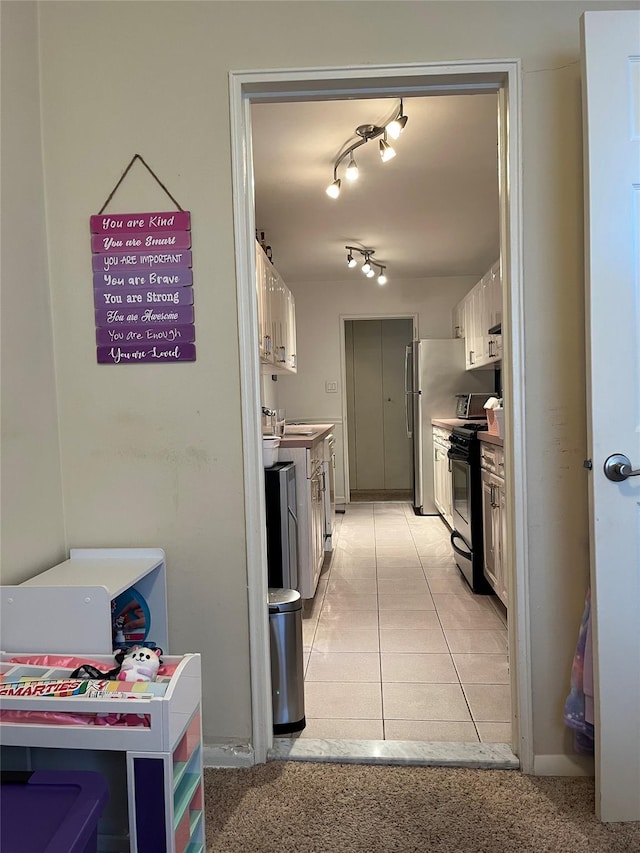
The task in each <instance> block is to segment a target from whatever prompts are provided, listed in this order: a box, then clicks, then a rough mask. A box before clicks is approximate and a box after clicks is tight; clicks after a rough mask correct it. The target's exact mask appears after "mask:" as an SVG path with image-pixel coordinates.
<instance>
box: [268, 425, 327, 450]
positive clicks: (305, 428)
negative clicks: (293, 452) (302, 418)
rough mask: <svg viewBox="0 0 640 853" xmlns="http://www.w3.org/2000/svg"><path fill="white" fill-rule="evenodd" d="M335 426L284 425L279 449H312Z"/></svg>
mask: <svg viewBox="0 0 640 853" xmlns="http://www.w3.org/2000/svg"><path fill="white" fill-rule="evenodd" d="M334 426H335V424H286V425H285V428H284V435H283V436H282V438H281V439H280V447H309V448H310V447H312V446H313V445H314V444H315V443H316V442H318V441H322V439H324V438H326V437H327V436H328V435H329V433H330V432H331V431H332V430H333V428H334Z"/></svg>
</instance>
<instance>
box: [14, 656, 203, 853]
mask: <svg viewBox="0 0 640 853" xmlns="http://www.w3.org/2000/svg"><path fill="white" fill-rule="evenodd" d="M21 651H22V652H24V650H21ZM40 652H41V650H40ZM41 653H42V652H41ZM43 654H44V653H43ZM46 654H51V652H50V651H47V652H46ZM71 654H73V655H74V657H82V658H88V659H91V660H93V661H96V663H101V664H102V666H103V667H104V670H108V669H110V668H111V667H112V666H113V656H112V655H104V656H100V655H87V654H85V652H84V651H83V652H82V653H78V652H77V650H76V651H73V652H71ZM23 656H24V655H22V654H21V653H20V652H12V653H8V652H3V653H2V654H1V656H0V659H1V663H0V667H1V670H2V676H3V680H4V681H16V680H18V679H19V678H21V677H28V678H37V679H42V680H45V679H64V678H68V677H69V674H70V673H71V671H72V670H71V669H65V668H61V667H56V666H53V667H46V666H41V667H38V666H33V665H25V664H15V663H11V660H12V659H13V658H18V657H23ZM163 663H166V664H175V665H176V669H175V672H174V673H173V675H172V676H171V678H170V680H169V681H168V683H167V684H166V690H165V692H164V695H153V696H150V697H149V698H140V697H138V698H135V699H130V698H122V699H118V698H90V697H87V696H68V697H64V698H53V697H42V696H35V697H34V696H20V697H8V696H2V697H0V708H1V709H2V711H3V712H5V711H7V712H16V711H17V712H23V713H24V712H42V711H47V712H55V713H56V714H65V713H67V714H74V715H75V714H83V715H84V714H96V713H98V714H134V713H135V714H144V715H145V716H146V717H147V719H148V722H149V726H148V727H144V728H143V727H139V728H136V727H127V726H96V725H80V724H75V725H54V724H47V723H43V722H39V723H37V724H35V723H29V722H27V721H26V719H25V721H24V722H21V721H20V720H17V721H12V722H6V721H4V720H3V722H2V723H0V733H1V741H2V760H3V767H5V768H6V769H13V770H16V769H23V770H27V769H29V770H37V769H43V768H50V767H51V766H52V765H53V766H64V768H65V769H76V770H85V769H94V770H98V771H99V772H100V771H101V770H102V769H103V767H102V765H104V771H105V775H106V776H107V777H109V776H111V777H112V778H111V779H110V786H109V787H110V798H111V800H115V801H116V802H117V801H118V797H119V796H120V794H121V793H122V792H124V791H126V807H125V809H124V810H126V812H127V814H126V815H124V814H120V813H119V812H117V811H116V813H115V815H114V814H113V810H112V812H111V814H110V815H107V816H105V815H103V818H102V819H101V822H100V823H99V824H98V850H99V851H120V853H123V851H130V853H204V850H205V831H204V790H203V774H202V723H201V713H200V702H201V662H200V655H197V654H193V655H184V656H180V657H170V656H164V657H163ZM159 686H160V682H155V683H153V684H152V685H150V688H149V689H154V688H158V687H159ZM53 750H55V753H53ZM116 754H117V755H120V756H121V757H122V758H123V759H124V767H125V770H124V773H123V772H122V771H119V770H118V768H119V767H121V765H122V762H116V771H115V779H114V778H113V777H114V771H113V768H114V761H113V759H114V757H115V758H117V755H116ZM52 755H53V756H54V757H50V756H52ZM110 759H111V760H110ZM107 809H109V806H107ZM107 818H109V820H110V821H111V826H109V825H106V824H108V823H109V820H107ZM120 826H124V827H125V830H124V832H123V833H118V832H117V827H120Z"/></svg>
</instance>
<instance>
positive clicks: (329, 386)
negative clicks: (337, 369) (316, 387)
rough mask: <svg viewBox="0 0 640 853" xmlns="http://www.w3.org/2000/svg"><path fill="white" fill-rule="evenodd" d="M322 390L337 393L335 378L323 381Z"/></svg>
mask: <svg viewBox="0 0 640 853" xmlns="http://www.w3.org/2000/svg"><path fill="white" fill-rule="evenodd" d="M324 390H325V391H326V393H327V394H337V393H338V383H337V382H336V380H335V379H327V381H326V382H325V383H324Z"/></svg>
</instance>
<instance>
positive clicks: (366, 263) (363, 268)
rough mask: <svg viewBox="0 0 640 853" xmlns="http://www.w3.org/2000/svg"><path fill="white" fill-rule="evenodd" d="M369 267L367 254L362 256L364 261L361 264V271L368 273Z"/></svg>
mask: <svg viewBox="0 0 640 853" xmlns="http://www.w3.org/2000/svg"><path fill="white" fill-rule="evenodd" d="M370 269H371V264H370V263H369V255H365V256H364V263H363V264H362V272H363V273H364V274H365V275H369V270H370Z"/></svg>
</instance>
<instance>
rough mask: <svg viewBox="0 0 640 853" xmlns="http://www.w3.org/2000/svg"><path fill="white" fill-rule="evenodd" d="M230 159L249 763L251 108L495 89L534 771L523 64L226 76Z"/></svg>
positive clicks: (519, 658) (264, 649)
mask: <svg viewBox="0 0 640 853" xmlns="http://www.w3.org/2000/svg"><path fill="white" fill-rule="evenodd" d="M229 90H230V119H231V161H232V189H233V210H234V237H235V259H236V287H237V305H238V339H239V349H240V385H241V413H242V443H243V462H244V494H245V513H246V549H247V588H248V608H249V648H250V673H251V678H250V681H251V717H252V738H253V749H254V758H255V761H256V763H262V762H264V761H266V760H267V753H268V751H269V749H270V748H271V747H272V746H273V733H272V710H271V676H270V655H269V626H268V613H267V607H266V601H267V571H266V537H265V532H264V529H263V528H264V524H263V521H262V520H263V519H264V512H265V509H264V494H263V492H264V488H263V484H264V473H263V470H262V459H261V447H260V438H261V424H260V416H259V411H260V372H259V363H258V356H257V345H258V344H257V342H258V332H257V325H258V324H257V300H256V298H255V284H254V282H255V257H254V252H253V239H252V235H253V234H254V233H255V217H254V194H253V186H254V183H253V178H254V175H253V161H252V156H251V150H252V148H251V103H252V102H256V101H263V102H268V101H271V102H283V101H296V100H310V99H315V100H330V99H338V98H345V97H349V96H351V97H354V96H356V97H357V96H359V97H364V96H369V97H383V96H385V95H388V96H391V95H393V96H394V97H398V96H399V95H400V94H409V93H412V94H420V93H424V94H425V95H426V94H433V93H434V92H438V93H440V94H444V93H447V94H472V93H477V92H496V93H497V94H498V96H499V97H498V112H499V115H500V121H501V128H502V140H503V141H504V142H507V143H508V144H507V146H506V150H504V153H503V156H502V158H501V193H500V208H501V215H500V242H501V247H502V249H501V251H503V252H504V253H505V255H506V257H504V264H503V294H504V317H505V320H506V323H505V328H506V332H507V333H506V334H505V336H504V338H505V340H504V366H505V369H504V370H503V379H504V390H505V396H507V398H508V399H509V400H510V403H511V406H510V411H509V412H507V423H506V433H507V437H508V446H507V448H506V457H507V465H508V467H507V487H508V491H509V495H510V498H509V501H508V506H507V518H508V524H509V530H510V531H511V533H512V534H513V535H512V541H511V543H510V554H511V558H512V565H513V566H514V572H513V578H514V584H513V587H514V588H513V589H512V590H511V591H510V608H509V610H510V612H511V613H512V614H516V618H515V619H514V618H511V619H509V643H510V648H511V649H512V652H513V651H515V654H513V655H512V664H515V666H512V667H511V669H512V676H511V678H512V696H513V698H514V702H513V706H514V707H513V720H512V722H513V744H512V745H513V749H514V752H516V754H517V755H518V756H519V758H520V766H521V768H522V770H523V772H525V773H532V772H533V771H534V761H533V756H534V750H533V718H532V714H533V703H532V669H531V655H530V649H531V630H530V599H529V563H528V542H527V524H526V518H527V465H526V458H527V457H526V452H525V450H526V418H525V414H526V412H525V396H524V389H523V384H524V383H523V376H524V367H525V346H524V345H525V341H524V331H525V322H524V292H523V264H524V261H523V205H522V179H523V167H522V68H521V62H520V60H519V59H504V60H484V61H483V60H478V61H467V60H464V61H454V62H446V63H444V62H438V63H424V64H418V63H411V64H406V65H366V66H348V67H329V68H303V69H262V70H246V71H231V72H229Z"/></svg>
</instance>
